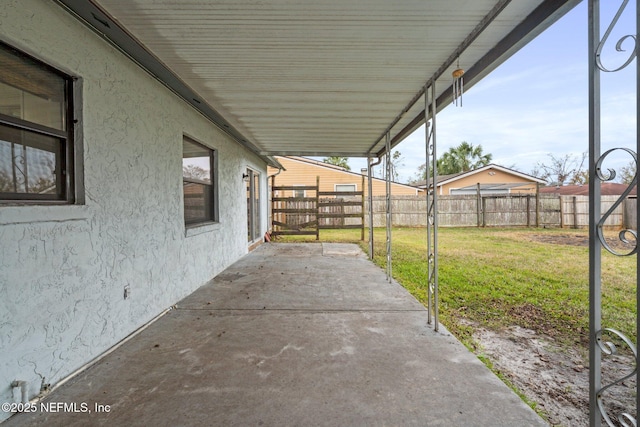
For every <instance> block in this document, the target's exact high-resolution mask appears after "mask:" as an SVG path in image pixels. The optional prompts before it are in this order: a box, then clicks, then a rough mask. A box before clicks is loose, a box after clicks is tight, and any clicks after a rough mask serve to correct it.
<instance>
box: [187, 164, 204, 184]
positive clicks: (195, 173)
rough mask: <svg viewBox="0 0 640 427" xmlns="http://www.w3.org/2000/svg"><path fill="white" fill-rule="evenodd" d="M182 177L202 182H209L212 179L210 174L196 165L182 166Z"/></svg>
mask: <svg viewBox="0 0 640 427" xmlns="http://www.w3.org/2000/svg"><path fill="white" fill-rule="evenodd" d="M182 176H183V177H185V178H191V179H198V180H200V181H208V180H210V179H211V175H210V174H209V172H207V171H206V170H204V169H203V168H201V167H200V166H196V165H184V166H182Z"/></svg>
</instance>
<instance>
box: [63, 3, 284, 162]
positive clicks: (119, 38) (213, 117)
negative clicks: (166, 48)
mask: <svg viewBox="0 0 640 427" xmlns="http://www.w3.org/2000/svg"><path fill="white" fill-rule="evenodd" d="M55 1H56V2H57V3H58V4H59V5H61V6H62V7H63V8H64V9H66V10H67V11H68V12H69V13H70V14H71V15H73V16H75V17H76V19H78V20H79V21H81V22H82V23H84V24H85V25H86V26H87V27H88V28H89V29H91V30H93V31H94V32H95V33H96V34H98V35H99V36H100V37H102V38H103V39H104V40H106V41H107V42H108V43H109V44H111V45H112V46H113V47H115V48H116V49H118V50H119V51H120V52H122V53H123V54H124V55H125V56H127V57H128V58H129V59H130V60H132V61H133V62H134V63H136V64H137V65H138V66H139V67H140V68H142V69H143V70H145V71H146V72H147V73H149V74H150V75H151V76H152V77H154V78H155V79H156V80H158V81H159V82H160V83H162V84H163V85H164V86H166V87H167V88H168V89H169V90H171V91H172V92H173V93H175V94H176V95H177V96H179V97H180V98H182V99H183V100H184V101H185V102H186V103H187V104H189V105H190V106H191V107H193V108H194V109H195V110H196V111H198V112H199V113H200V114H202V115H203V116H204V117H205V118H207V119H208V120H209V121H211V122H212V123H213V124H214V125H216V126H217V127H218V128H219V129H220V130H221V131H223V132H224V133H226V134H227V135H229V136H231V137H232V138H233V139H234V140H235V141H236V142H238V143H239V144H240V145H242V146H243V147H245V148H246V149H248V150H249V151H251V152H253V153H254V154H256V155H258V156H260V158H262V160H264V161H265V162H266V163H268V164H271V165H272V166H274V167H277V166H276V165H277V163H275V164H274V163H273V162H272V160H270V159H269V158H268V156H269V154H263V153H261V152H260V150H258V148H257V147H256V146H255V145H254V144H252V143H251V142H249V141H248V139H247V138H246V137H245V136H244V135H242V134H241V133H240V132H239V131H238V130H237V129H235V128H234V127H233V126H232V125H231V124H230V123H228V122H227V121H226V120H225V119H224V117H222V116H221V115H220V114H219V113H218V112H217V111H215V110H214V109H213V107H211V106H210V105H209V104H207V103H206V102H205V101H204V100H203V99H201V98H200V97H199V96H198V94H197V93H196V92H195V91H194V90H193V89H191V88H190V87H189V86H188V85H187V84H186V83H184V82H183V81H182V80H181V79H180V78H179V77H178V76H176V75H175V74H174V73H173V71H171V70H170V69H169V68H168V67H167V66H166V65H164V64H163V63H162V61H160V60H159V59H158V58H157V57H156V56H154V55H153V54H152V53H151V52H149V51H148V50H147V49H146V48H145V46H144V45H143V44H142V43H140V42H139V41H138V40H137V39H136V38H135V37H134V36H133V35H132V34H130V33H129V32H128V31H127V30H126V29H125V28H124V27H122V26H121V25H120V24H118V22H117V21H116V20H115V19H114V18H113V17H111V16H110V15H109V14H108V13H107V12H106V11H104V10H103V9H102V8H101V7H100V6H98V5H97V4H95V3H94V2H93V1H91V0H55Z"/></svg>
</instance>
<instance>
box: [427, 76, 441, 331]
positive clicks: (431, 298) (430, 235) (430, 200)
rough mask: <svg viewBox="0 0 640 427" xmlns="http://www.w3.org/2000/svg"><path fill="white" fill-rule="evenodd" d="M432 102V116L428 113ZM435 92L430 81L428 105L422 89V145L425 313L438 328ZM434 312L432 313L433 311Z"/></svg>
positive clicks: (433, 84)
mask: <svg viewBox="0 0 640 427" xmlns="http://www.w3.org/2000/svg"><path fill="white" fill-rule="evenodd" d="M429 106H431V117H429ZM435 112H436V94H435V82H433V81H432V82H431V105H429V90H428V88H427V89H426V90H425V91H424V114H425V145H426V163H425V174H426V178H427V179H426V181H427V182H426V187H427V191H426V197H427V265H428V269H429V270H428V287H427V314H428V317H429V324H431V319H432V318H433V319H434V330H436V331H437V330H438V325H439V321H438V209H437V207H438V192H437V187H438V185H437V182H438V180H437V178H438V170H437V168H436V165H437V162H436V159H437V157H436V113H435ZM432 312H433V314H432Z"/></svg>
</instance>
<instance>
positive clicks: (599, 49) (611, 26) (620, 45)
mask: <svg viewBox="0 0 640 427" xmlns="http://www.w3.org/2000/svg"><path fill="white" fill-rule="evenodd" d="M628 3H629V0H624V1H623V2H622V4H621V5H620V7H619V8H618V11H617V12H616V15H615V16H614V18H613V21H611V23H610V24H609V27H607V31H605V33H604V36H603V37H602V40H600V43H599V44H598V47H597V49H596V65H597V66H598V68H599V69H601V70H602V71H605V72H607V73H613V72H616V71H620V70H622V69H623V68H625V67H626V66H627V65H629V64H630V63H631V61H633V59H634V58H635V57H636V52H637V44H638V41H637V39H636V36H635V35H632V34H628V35H626V36H623V37H621V38H620V39H619V40H618V42H617V43H616V51H618V52H625V51H626V50H625V49H623V45H624V43H625V41H627V40H629V39H631V40H633V50H632V51H631V54H630V55H629V57H628V58H627V60H626V61H625V62H624V63H623V64H622V65H620V66H619V67H617V68H613V69H609V68H607V67H605V66H604V64H603V63H602V58H601V54H602V49H603V48H604V45H605V44H606V43H607V40H608V39H609V36H610V35H611V31H613V29H614V28H615V26H616V25H617V24H618V21H619V20H620V17H621V16H622V13H623V12H624V9H625V8H626V7H627V4H628Z"/></svg>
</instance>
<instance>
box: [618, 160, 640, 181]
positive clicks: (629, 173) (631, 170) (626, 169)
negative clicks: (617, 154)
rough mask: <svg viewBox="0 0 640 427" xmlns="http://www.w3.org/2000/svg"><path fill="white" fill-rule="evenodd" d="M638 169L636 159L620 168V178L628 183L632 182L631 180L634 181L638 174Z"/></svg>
mask: <svg viewBox="0 0 640 427" xmlns="http://www.w3.org/2000/svg"><path fill="white" fill-rule="evenodd" d="M637 169H638V165H637V164H636V162H635V160H632V161H630V162H629V164H628V165H627V166H623V167H622V168H621V169H620V180H621V181H622V183H623V184H627V185H629V184H631V181H633V178H635V176H636V173H637Z"/></svg>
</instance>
